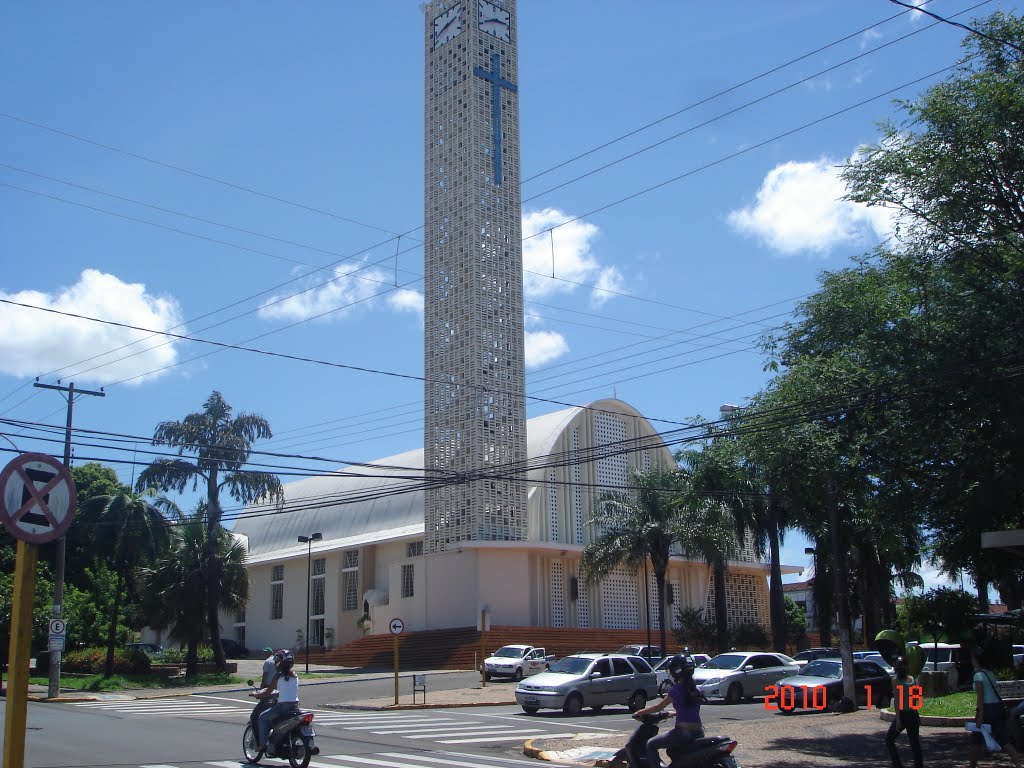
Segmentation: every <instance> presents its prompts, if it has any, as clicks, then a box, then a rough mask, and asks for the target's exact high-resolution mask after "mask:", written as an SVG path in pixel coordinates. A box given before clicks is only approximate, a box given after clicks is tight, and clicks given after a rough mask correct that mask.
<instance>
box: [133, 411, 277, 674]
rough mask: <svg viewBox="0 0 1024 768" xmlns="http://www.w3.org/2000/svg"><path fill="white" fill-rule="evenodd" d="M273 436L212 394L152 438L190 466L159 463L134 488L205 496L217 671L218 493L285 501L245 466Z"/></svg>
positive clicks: (222, 666)
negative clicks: (258, 445) (198, 491)
mask: <svg viewBox="0 0 1024 768" xmlns="http://www.w3.org/2000/svg"><path fill="white" fill-rule="evenodd" d="M271 436H272V432H271V430H270V424H269V423H268V422H267V420H266V419H265V418H263V417H262V416H259V415H256V414H247V413H243V414H239V415H238V416H235V417H232V409H231V406H230V405H228V403H227V401H225V400H224V397H223V396H222V395H221V394H220V392H216V391H215V392H213V394H211V395H210V397H209V398H207V400H206V402H205V403H204V404H203V411H202V412H201V413H192V414H189V415H188V416H186V417H185V418H184V419H183V420H181V421H165V422H162V423H161V424H160V425H159V426H158V427H157V428H156V432H155V433H154V435H153V444H154V445H169V446H171V447H173V448H175V449H176V450H177V452H178V456H184V455H185V454H190V455H194V457H195V458H194V460H193V461H187V460H185V459H182V458H177V459H158V460H156V461H154V462H153V463H152V464H150V465H149V466H148V467H146V469H144V470H143V471H142V474H141V475H139V481H138V484H137V487H139V488H148V487H155V488H159V489H161V490H163V491H176V492H178V493H182V492H183V491H185V489H186V488H189V487H191V488H192V489H193V490H195V489H196V488H198V486H199V484H200V482H202V483H203V484H204V485H205V490H206V494H205V496H206V508H207V510H208V513H207V515H206V518H205V519H206V543H205V545H204V553H205V557H206V559H207V561H208V562H207V565H206V578H207V579H208V583H209V588H208V589H207V590H206V598H207V603H206V617H207V621H206V624H207V626H208V627H209V632H210V642H211V644H212V646H213V653H214V658H215V660H216V664H217V670H218V671H220V672H223V671H225V670H226V669H227V660H226V659H225V657H224V649H223V648H222V647H221V643H220V624H219V616H218V611H219V609H220V606H221V603H222V597H221V589H222V580H223V578H224V575H223V573H222V570H223V564H222V562H221V559H220V548H219V543H218V542H219V536H220V531H221V515H222V513H221V493H222V492H226V493H228V495H230V497H231V498H233V499H234V500H235V501H237V502H240V503H242V504H251V503H253V502H255V501H258V500H260V499H265V500H268V501H273V502H277V503H280V501H281V500H282V499H283V491H282V489H281V481H280V480H279V479H278V478H277V476H276V475H272V474H269V473H266V472H253V471H249V470H246V469H245V464H246V463H247V462H248V460H249V456H250V454H251V453H252V450H253V444H254V443H255V442H256V441H257V440H261V439H267V438H270V437H271Z"/></svg>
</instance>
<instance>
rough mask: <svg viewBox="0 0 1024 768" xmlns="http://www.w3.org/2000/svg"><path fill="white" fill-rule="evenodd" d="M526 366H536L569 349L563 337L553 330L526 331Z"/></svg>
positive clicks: (555, 357)
mask: <svg viewBox="0 0 1024 768" xmlns="http://www.w3.org/2000/svg"><path fill="white" fill-rule="evenodd" d="M524 341H525V343H526V367H527V368H536V367H537V366H538V365H544V363H549V362H551V361H552V360H556V359H558V358H559V357H561V356H562V355H564V354H565V353H566V352H568V351H569V343H568V342H567V341H566V340H565V337H564V336H562V334H560V333H556V332H555V331H526V336H525V339H524Z"/></svg>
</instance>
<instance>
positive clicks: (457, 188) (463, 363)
mask: <svg viewBox="0 0 1024 768" xmlns="http://www.w3.org/2000/svg"><path fill="white" fill-rule="evenodd" d="M423 10H424V40H425V51H426V73H425V74H426V81H425V115H424V118H425V125H424V129H425V131H424V140H425V168H424V183H425V195H424V197H425V200H424V206H425V211H424V221H425V227H424V231H425V235H424V261H425V288H424V290H425V307H424V322H425V339H424V354H425V366H424V368H425V372H426V383H425V401H426V416H425V423H424V467H425V470H426V480H427V483H428V484H430V485H433V486H434V487H428V490H427V492H426V503H425V513H424V514H425V519H424V550H425V552H426V553H428V554H437V553H441V552H445V551H448V550H450V549H452V548H453V547H454V546H455V545H456V544H457V542H460V541H520V540H523V539H524V538H525V537H526V519H525V508H526V498H525V490H524V489H525V482H523V479H525V466H524V465H523V462H525V460H526V415H525V407H524V394H525V374H524V367H525V364H524V360H523V253H522V224H521V213H520V192H519V183H520V170H519V94H518V87H517V82H518V72H517V65H518V62H517V56H516V34H517V27H516V7H515V0H433V1H432V2H428V3H425V4H424V5H423ZM520 478H523V479H520Z"/></svg>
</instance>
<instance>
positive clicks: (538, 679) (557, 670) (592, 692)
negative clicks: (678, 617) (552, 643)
mask: <svg viewBox="0 0 1024 768" xmlns="http://www.w3.org/2000/svg"><path fill="white" fill-rule="evenodd" d="M657 692H658V678H657V676H656V675H655V674H654V672H653V671H652V670H651V665H650V664H648V663H647V662H646V661H645V660H644V659H642V658H640V657H639V656H626V655H624V654H618V653H576V654H573V655H572V656H565V657H564V658H562V659H559V660H558V661H556V662H555V663H554V664H552V665H551V668H550V669H549V670H548V671H547V672H541V673H540V674H539V675H534V676H533V677H528V678H526V679H525V680H523V681H522V682H521V683H519V685H518V687H517V688H516V702H518V704H519V706H521V707H522V708H523V711H524V712H526V713H527V714H529V715H532V714H534V713H535V712H537V711H538V710H540V709H561V710H562V711H563V712H565V714H567V715H578V714H579V713H580V712H581V711H582V710H583V708H584V707H590V708H591V709H593V710H594V711H595V712H597V711H600V709H601V708H602V707H604V706H606V705H612V706H614V705H621V706H626V707H629V711H630V712H636V711H637V710H638V709H642V708H643V707H644V706H645V705H646V704H647V700H648V699H653V698H654V697H655V696H656V695H657Z"/></svg>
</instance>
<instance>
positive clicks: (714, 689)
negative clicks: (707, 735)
mask: <svg viewBox="0 0 1024 768" xmlns="http://www.w3.org/2000/svg"><path fill="white" fill-rule="evenodd" d="M799 672H800V665H799V664H797V663H796V661H794V660H793V659H791V658H790V657H789V656H786V655H785V654H783V653H762V652H760V651H755V652H751V653H744V652H741V651H732V652H730V653H720V654H718V655H717V656H715V657H714V658H713V659H711V660H710V661H706V662H704V664H702V665H701V666H700V667H698V668H697V669H695V670H694V672H693V679H694V682H696V683H697V688H699V689H700V691H701V693H703V694H704V695H705V696H707V697H709V698H710V697H714V696H717V697H720V698H723V699H725V700H726V702H728V703H729V704H736V703H738V702H739V701H741V700H742V699H752V698H754V697H755V696H764V695H765V688H767V687H768V686H769V685H775V684H776V683H777V682H779V680H781V679H782V678H784V677H789V676H790V675H796V674H799Z"/></svg>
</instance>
